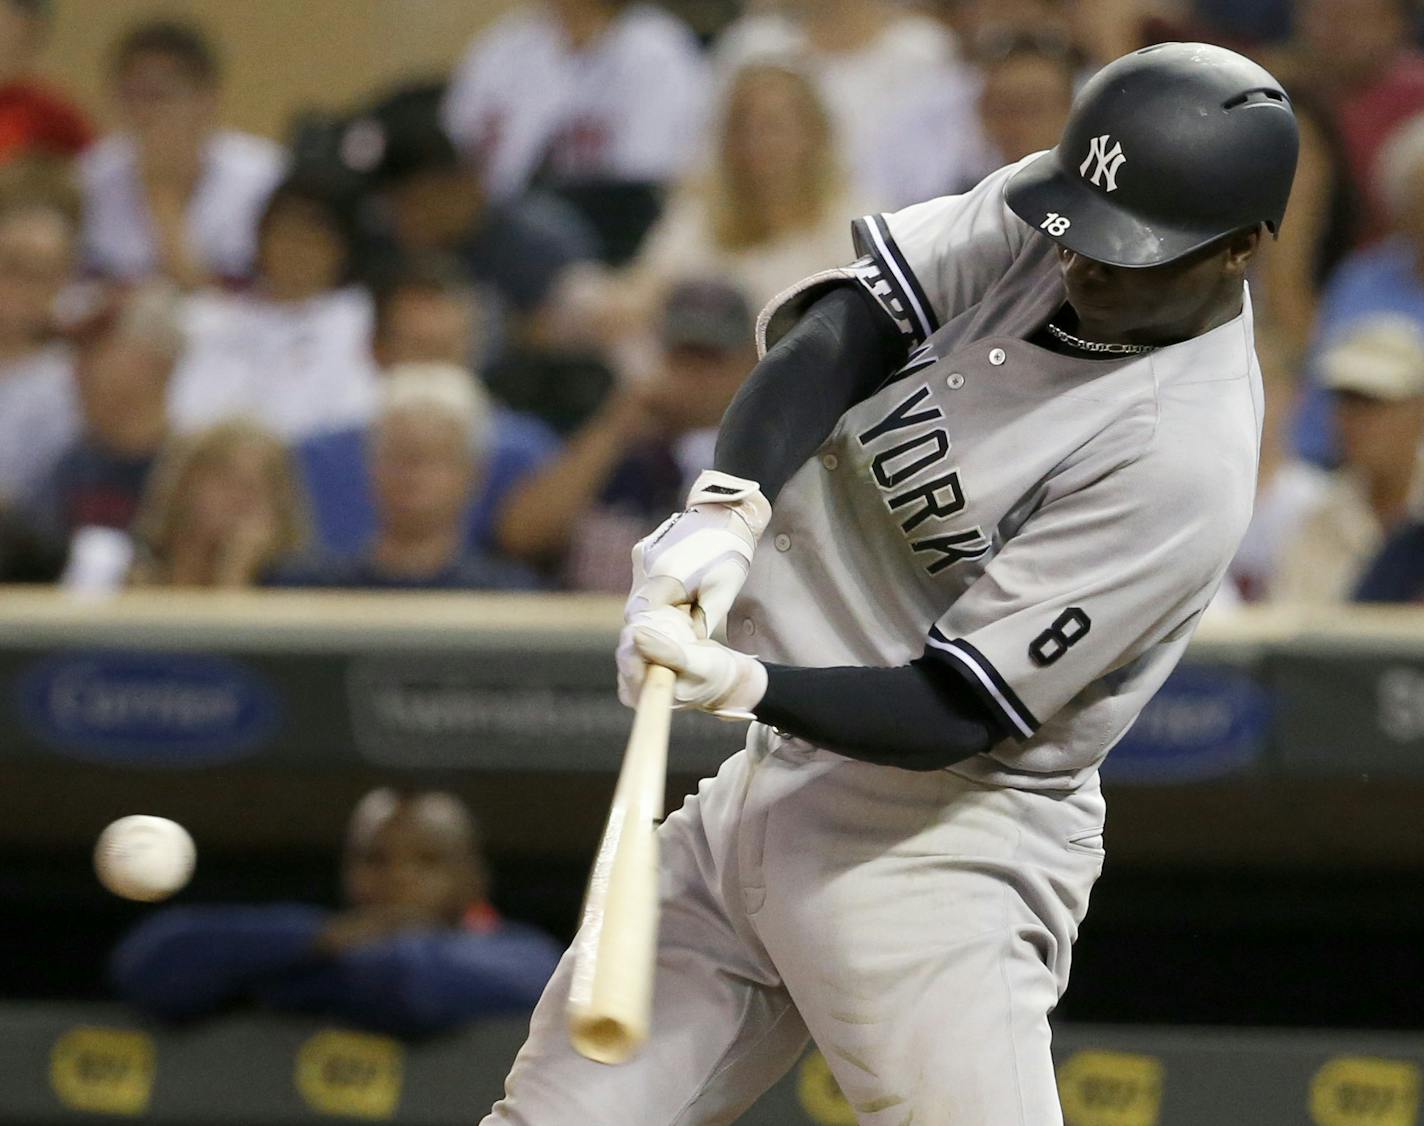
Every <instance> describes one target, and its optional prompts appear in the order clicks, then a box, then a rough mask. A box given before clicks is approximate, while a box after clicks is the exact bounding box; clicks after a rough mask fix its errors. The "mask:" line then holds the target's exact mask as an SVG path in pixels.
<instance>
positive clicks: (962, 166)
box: [881, 34, 1078, 202]
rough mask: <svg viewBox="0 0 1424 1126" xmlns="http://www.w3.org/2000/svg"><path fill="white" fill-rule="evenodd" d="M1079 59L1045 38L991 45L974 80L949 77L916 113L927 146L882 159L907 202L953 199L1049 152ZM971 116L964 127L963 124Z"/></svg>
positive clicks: (1060, 41) (1063, 45) (1059, 130)
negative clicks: (995, 174) (991, 175)
mask: <svg viewBox="0 0 1424 1126" xmlns="http://www.w3.org/2000/svg"><path fill="white" fill-rule="evenodd" d="M1077 66H1078V58H1077V56H1076V55H1075V54H1074V53H1073V52H1072V50H1071V48H1070V46H1069V44H1068V41H1067V40H1066V39H1056V38H1054V37H1052V36H1049V35H1045V34H1037V35H1032V36H1027V35H1026V36H1020V37H1017V38H1004V39H996V40H995V41H994V43H993V44H992V46H986V48H985V50H984V52H983V54H982V55H981V58H980V67H981V72H980V76H979V79H978V81H977V82H975V83H966V82H965V81H964V79H963V77H962V76H961V75H960V74H959V73H957V72H953V73H951V74H950V75H949V77H948V78H947V79H945V80H942V81H941V84H940V86H939V88H938V93H937V96H934V97H929V98H927V99H926V100H925V101H924V102H923V103H922V104H921V105H919V106H918V107H916V112H918V113H919V114H920V115H921V116H920V125H919V129H920V131H921V133H922V135H923V136H924V137H926V138H934V140H935V143H934V144H932V145H922V146H919V149H918V152H917V154H916V155H914V156H913V157H912V158H910V159H905V157H904V153H903V151H901V150H896V151H887V152H885V153H883V154H882V157H881V159H882V160H883V161H884V162H885V164H886V166H887V167H892V166H894V167H897V168H898V170H897V171H896V172H895V174H894V175H895V177H896V179H897V181H898V182H899V183H900V184H901V185H903V187H904V198H905V199H906V200H907V201H916V202H917V201H919V200H925V199H933V198H934V197H936V196H941V195H952V194H955V193H958V192H961V191H965V190H966V189H968V188H970V187H972V186H973V185H974V184H976V183H978V182H979V180H980V179H981V178H983V176H985V175H986V174H988V173H989V172H991V171H993V170H994V169H995V168H1000V167H1002V166H1003V165H1005V164H1009V163H1011V162H1013V161H1015V160H1018V159H1020V158H1021V157H1025V156H1027V155H1028V154H1029V153H1034V152H1039V151H1041V150H1042V149H1048V148H1052V147H1053V146H1054V145H1056V144H1057V143H1058V138H1059V135H1060V134H1061V133H1062V132H1063V123H1064V122H1065V121H1066V120H1067V119H1068V108H1069V106H1071V105H1072V104H1073V82H1074V76H1075V74H1076V71H1077ZM966 114H972V115H975V117H976V120H974V121H973V122H972V123H971V125H970V126H969V127H968V128H966V127H965V126H964V123H963V118H964V117H965V115H966Z"/></svg>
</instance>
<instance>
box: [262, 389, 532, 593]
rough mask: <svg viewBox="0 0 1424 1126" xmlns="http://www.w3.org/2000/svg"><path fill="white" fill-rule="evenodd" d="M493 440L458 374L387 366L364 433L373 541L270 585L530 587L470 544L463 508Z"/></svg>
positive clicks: (488, 422)
mask: <svg viewBox="0 0 1424 1126" xmlns="http://www.w3.org/2000/svg"><path fill="white" fill-rule="evenodd" d="M493 439H494V420H493V417H492V409H491V404H490V400H489V396H488V394H486V393H485V392H484V390H483V388H482V387H480V385H479V383H478V382H477V380H476V379H475V378H474V376H473V375H472V374H471V373H470V372H469V371H468V370H467V369H466V368H463V367H458V366H455V365H453V364H402V365H399V366H397V367H394V368H392V369H391V370H390V371H389V372H388V373H387V375H386V376H385V379H384V381H383V385H382V387H381V405H380V408H379V411H378V413H377V415H376V418H375V421H374V422H373V423H372V425H371V431H370V435H369V442H370V455H369V464H370V473H371V492H372V496H373V498H374V501H375V510H376V530H375V535H374V537H373V538H372V540H371V542H370V543H369V544H368V545H367V546H366V547H365V549H364V550H363V551H362V552H360V553H359V554H358V555H356V556H354V557H345V558H325V559H322V558H318V559H315V560H312V561H310V562H303V563H297V564H294V565H293V566H290V567H288V568H286V569H284V570H283V572H282V573H281V574H280V575H279V576H278V581H279V582H281V583H282V584H283V585H288V586H332V587H370V588H387V589H403V590H518V589H529V588H531V587H534V586H535V585H537V581H536V578H535V576H534V574H533V573H532V572H531V571H529V570H527V569H526V568H524V567H522V566H520V565H518V564H516V563H513V562H510V561H508V560H505V559H501V558H499V557H498V556H496V555H493V554H491V553H488V552H484V551H480V550H478V549H476V548H473V547H471V545H470V537H469V512H470V506H471V503H472V501H473V499H474V497H475V495H476V494H477V492H478V490H479V488H480V484H481V479H482V477H483V476H484V473H485V471H486V467H487V466H488V464H489V456H490V451H491V447H492V445H493Z"/></svg>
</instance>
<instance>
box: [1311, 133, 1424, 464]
mask: <svg viewBox="0 0 1424 1126" xmlns="http://www.w3.org/2000/svg"><path fill="white" fill-rule="evenodd" d="M1379 168H1380V176H1379V184H1380V192H1381V196H1382V198H1383V200H1384V206H1385V208H1386V213H1387V215H1388V221H1389V234H1388V235H1387V237H1385V238H1384V239H1382V240H1380V241H1379V242H1377V243H1376V244H1374V245H1373V246H1370V247H1367V248H1365V249H1363V250H1357V251H1355V252H1354V253H1353V254H1350V255H1349V256H1348V257H1346V258H1345V259H1344V260H1343V261H1341V262H1340V263H1339V265H1338V266H1337V267H1336V268H1335V272H1334V273H1333V275H1332V276H1331V277H1330V280H1329V281H1328V282H1327V283H1326V285H1325V289H1324V291H1323V292H1322V294H1321V298H1320V305H1319V309H1318V312H1317V317H1316V326H1315V343H1314V345H1313V348H1312V352H1313V354H1312V356H1311V357H1310V360H1311V361H1312V362H1311V363H1310V366H1309V368H1308V369H1307V383H1306V387H1305V391H1304V394H1303V396H1302V399H1301V404H1300V409H1299V412H1298V417H1297V420H1296V424H1295V442H1296V446H1297V448H1298V449H1299V450H1300V453H1301V455H1302V456H1303V457H1305V458H1307V459H1309V460H1311V461H1314V462H1317V463H1319V464H1322V465H1329V464H1331V463H1332V462H1333V461H1334V459H1335V457H1336V454H1337V451H1336V448H1335V445H1336V442H1335V438H1336V436H1335V428H1334V414H1333V409H1332V406H1331V400H1330V396H1329V394H1328V393H1327V391H1326V389H1325V388H1324V387H1323V386H1322V385H1321V383H1322V380H1321V379H1320V373H1319V371H1318V368H1319V362H1318V361H1319V357H1320V356H1321V355H1323V354H1324V352H1325V351H1326V350H1328V349H1329V347H1330V346H1331V345H1332V344H1333V343H1334V341H1335V340H1336V339H1338V338H1339V337H1341V336H1342V335H1343V334H1345V333H1348V332H1350V331H1352V330H1353V329H1354V327H1355V326H1356V325H1357V324H1358V323H1359V322H1360V321H1361V320H1364V319H1367V318H1370V317H1375V316H1380V315H1389V316H1401V317H1405V318H1407V319H1409V320H1412V321H1414V322H1415V323H1416V324H1418V325H1420V326H1424V114H1420V115H1419V116H1418V117H1415V118H1413V119H1411V120H1410V121H1409V122H1407V123H1406V124H1405V125H1403V126H1401V128H1400V129H1399V131H1398V132H1397V133H1396V134H1395V135H1394V136H1393V137H1392V138H1391V139H1390V141H1389V143H1388V144H1387V145H1386V146H1385V147H1384V149H1383V150H1382V151H1381V153H1380V158H1379ZM1283 229H1284V228H1283Z"/></svg>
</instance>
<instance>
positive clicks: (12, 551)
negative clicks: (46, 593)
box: [0, 500, 64, 583]
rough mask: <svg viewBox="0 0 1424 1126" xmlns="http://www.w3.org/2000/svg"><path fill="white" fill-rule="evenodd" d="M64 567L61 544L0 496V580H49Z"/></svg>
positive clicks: (3, 581)
mask: <svg viewBox="0 0 1424 1126" xmlns="http://www.w3.org/2000/svg"><path fill="white" fill-rule="evenodd" d="M63 570H64V548H63V546H62V545H60V544H57V543H55V542H54V541H53V540H52V539H50V538H49V537H48V536H44V535H42V534H40V532H39V531H38V530H37V529H36V528H35V527H34V525H33V524H31V523H30V522H29V521H28V520H27V519H25V517H24V514H23V513H20V512H17V511H15V510H14V509H12V508H11V507H10V506H9V505H8V504H6V503H5V501H4V500H0V583H52V582H55V581H56V580H57V579H58V578H59V576H60V574H61V572H62V571H63Z"/></svg>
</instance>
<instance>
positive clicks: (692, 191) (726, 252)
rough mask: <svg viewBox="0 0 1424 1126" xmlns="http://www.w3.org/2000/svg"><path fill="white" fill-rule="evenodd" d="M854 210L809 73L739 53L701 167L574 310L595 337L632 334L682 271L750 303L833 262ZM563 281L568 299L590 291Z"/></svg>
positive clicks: (841, 256) (846, 249) (859, 205)
mask: <svg viewBox="0 0 1424 1126" xmlns="http://www.w3.org/2000/svg"><path fill="white" fill-rule="evenodd" d="M863 210H864V205H863V201H861V200H860V199H859V198H858V197H856V196H855V194H854V193H853V191H852V190H851V188H850V185H849V182H848V180H847V177H846V169H845V162H844V160H843V159H842V154H841V152H840V150H839V149H838V147H837V145H836V141H835V132H834V129H833V126H832V124H831V119H830V117H829V115H828V112H827V109H826V105H825V103H824V101H823V100H822V98H821V95H820V94H819V92H818V90H817V87H816V84H815V82H814V81H812V79H811V78H810V77H809V76H808V74H807V73H806V71H805V70H803V69H802V68H801V67H800V66H799V64H797V63H795V62H794V61H792V60H783V61H779V62H759V63H753V64H750V65H748V66H746V67H743V68H742V69H741V70H740V71H738V73H737V75H736V77H735V78H734V79H733V80H732V83H731V85H730V87H729V88H728V91H727V95H726V101H725V103H724V105H723V107H722V114H721V120H720V123H719V129H718V132H717V134H716V138H715V144H714V148H713V156H712V160H711V166H710V168H709V169H708V170H707V172H706V173H705V174H704V175H703V176H701V177H698V178H695V179H693V180H691V181H690V182H688V183H687V184H686V185H684V187H683V188H682V190H681V191H680V192H679V193H678V194H677V195H675V196H674V198H673V199H672V201H671V202H670V203H669V205H668V209H667V211H666V212H665V213H664V214H663V216H662V217H661V218H660V219H659V220H658V222H657V224H656V225H655V226H654V227H653V229H652V230H651V231H650V232H649V233H648V238H647V241H646V242H645V243H644V244H643V248H642V250H641V251H640V252H639V254H638V257H637V258H636V259H634V261H633V262H632V263H630V264H629V266H628V267H627V268H626V269H625V270H623V271H621V272H620V273H619V274H618V275H616V276H614V277H612V278H611V279H605V282H604V285H603V288H602V290H601V291H598V290H594V291H593V292H597V293H598V294H599V296H598V297H597V298H595V299H592V300H590V301H589V304H588V306H586V311H585V312H584V314H583V315H584V318H585V319H586V321H587V322H589V323H596V324H597V325H599V326H600V328H601V329H602V331H603V332H604V333H605V334H606V336H605V340H606V342H612V341H616V340H620V339H622V340H626V339H627V338H628V337H630V336H640V335H642V334H645V333H646V332H648V330H649V329H650V328H651V326H652V324H653V322H654V320H655V317H656V312H657V309H658V307H659V305H660V304H661V302H662V301H663V300H664V299H665V298H666V296H667V294H668V292H669V291H670V290H671V288H672V286H673V285H674V284H675V283H676V282H678V281H681V280H683V279H684V278H688V277H699V278H720V279H722V280H724V281H726V282H727V283H728V284H729V285H732V286H733V287H735V288H736V289H737V290H739V291H740V292H741V293H743V294H744V295H745V296H746V297H747V299H748V300H749V301H750V302H751V304H752V305H753V307H754V308H757V309H760V308H761V307H762V306H764V305H766V304H767V303H768V302H769V301H770V300H771V299H772V298H773V297H775V296H776V295H777V294H778V293H780V292H781V291H782V290H783V289H785V288H786V287H787V286H790V285H793V284H794V283H795V282H797V281H798V280H800V279H801V278H804V277H806V276H808V275H809V274H814V273H816V272H817V271H818V270H823V269H828V268H830V267H832V266H835V265H837V264H838V263H841V262H844V261H845V260H846V258H847V257H849V256H850V252H851V241H850V221H851V220H852V219H853V218H855V217H856V215H858V214H860V213H861V212H862V211H863ZM586 277H587V275H585V278H586ZM570 293H571V294H573V295H574V302H575V304H577V303H578V302H579V300H580V299H581V298H582V299H588V296H589V293H588V291H585V292H584V293H582V294H579V293H576V292H575V291H574V290H573V288H571V289H570ZM587 310H592V311H591V312H590V311H587ZM610 337H611V338H612V341H610V340H609V339H608V338H610Z"/></svg>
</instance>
